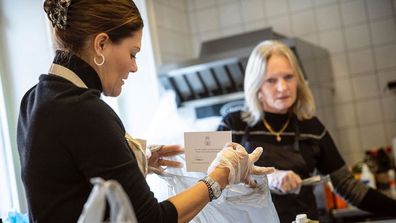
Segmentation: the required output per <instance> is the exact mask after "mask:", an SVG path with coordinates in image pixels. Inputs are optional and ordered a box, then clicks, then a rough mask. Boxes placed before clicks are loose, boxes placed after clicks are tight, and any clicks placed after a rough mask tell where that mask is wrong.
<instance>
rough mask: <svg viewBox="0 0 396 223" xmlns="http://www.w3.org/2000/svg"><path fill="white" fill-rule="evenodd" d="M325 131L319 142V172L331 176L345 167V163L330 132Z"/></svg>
mask: <svg viewBox="0 0 396 223" xmlns="http://www.w3.org/2000/svg"><path fill="white" fill-rule="evenodd" d="M325 131H326V132H324V136H323V137H322V138H321V139H320V140H319V148H320V154H319V159H318V170H319V171H320V172H321V173H322V174H329V173H332V172H334V171H336V170H338V169H340V168H341V167H343V166H344V165H345V161H344V159H343V158H342V157H341V154H340V152H339V151H338V149H337V147H336V145H335V143H334V141H333V139H332V138H331V136H330V134H329V132H327V130H325Z"/></svg>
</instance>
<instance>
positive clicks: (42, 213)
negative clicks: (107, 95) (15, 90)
mask: <svg viewBox="0 0 396 223" xmlns="http://www.w3.org/2000/svg"><path fill="white" fill-rule="evenodd" d="M54 63H56V64H59V65H62V66H65V67H67V68H69V69H70V70H72V71H73V72H74V73H76V74H77V75H78V76H79V77H80V78H81V79H82V80H83V81H84V83H85V84H86V85H87V86H88V89H86V88H79V87H77V86H75V85H74V84H72V83H71V82H69V81H68V80H66V79H63V78H61V77H58V76H55V75H47V74H43V75H41V76H40V78H39V82H38V84H37V85H36V86H34V87H33V88H31V89H30V90H29V91H28V92H27V93H26V94H25V95H24V97H23V99H22V102H21V107H20V114H19V120H18V133H17V141H18V150H19V154H20V161H21V168H22V180H23V183H24V186H25V190H26V196H27V200H28V206H29V218H30V222H65V223H66V222H67V223H69V222H77V219H78V216H79V215H80V214H81V211H82V208H83V205H84V203H85V202H86V201H87V198H88V195H89V193H90V191H91V189H92V185H91V184H90V182H89V180H90V179H91V178H92V177H102V178H103V179H105V180H108V179H114V180H117V181H118V182H119V183H120V184H121V185H122V186H123V188H124V190H125V191H126V193H127V194H128V196H129V198H130V200H131V203H132V205H133V207H134V210H135V213H136V216H137V219H138V221H139V222H177V211H176V209H175V207H174V205H173V204H172V203H170V202H168V201H164V202H161V203H158V201H157V200H156V199H155V198H154V195H153V193H152V192H151V191H150V188H149V186H148V185H147V183H146V181H145V178H144V176H143V175H142V174H141V172H140V170H139V167H138V165H137V161H136V159H135V157H134V155H133V153H132V152H131V150H130V148H129V146H128V143H127V142H126V140H125V138H124V136H125V129H124V126H123V125H122V123H121V120H120V119H119V117H118V116H117V115H116V113H115V112H114V111H113V110H112V109H111V108H110V107H109V106H108V105H107V104H106V103H105V102H103V101H102V100H100V94H101V91H102V85H101V82H100V79H99V77H98V75H97V73H96V72H95V70H94V69H93V68H92V67H90V65H89V64H87V63H86V62H84V61H83V60H81V59H80V58H79V57H77V56H74V55H70V54H67V53H64V52H61V51H58V52H57V54H56V57H55V59H54Z"/></svg>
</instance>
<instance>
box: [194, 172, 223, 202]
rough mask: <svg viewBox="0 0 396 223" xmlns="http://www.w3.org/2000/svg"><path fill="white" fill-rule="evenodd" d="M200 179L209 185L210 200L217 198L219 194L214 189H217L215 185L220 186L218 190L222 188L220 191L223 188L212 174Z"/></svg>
mask: <svg viewBox="0 0 396 223" xmlns="http://www.w3.org/2000/svg"><path fill="white" fill-rule="evenodd" d="M199 181H202V182H204V183H205V184H206V186H207V187H208V192H209V201H212V200H215V199H217V198H218V197H219V196H216V195H215V193H214V190H216V189H214V188H213V187H218V190H220V192H221V188H220V185H219V184H218V183H217V182H216V181H215V180H213V179H212V178H211V177H210V176H206V177H204V178H202V179H200V180H199Z"/></svg>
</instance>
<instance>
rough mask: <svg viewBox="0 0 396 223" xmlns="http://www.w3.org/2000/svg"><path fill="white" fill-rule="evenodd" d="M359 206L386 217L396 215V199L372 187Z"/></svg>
mask: <svg viewBox="0 0 396 223" xmlns="http://www.w3.org/2000/svg"><path fill="white" fill-rule="evenodd" d="M357 207H358V208H360V209H362V210H365V211H369V212H372V213H374V214H377V215H381V216H384V217H385V216H386V217H396V200H394V199H391V198H389V197H387V196H386V195H384V194H382V193H380V192H378V191H376V190H374V189H371V188H370V189H369V191H368V192H367V194H366V196H364V198H363V200H362V202H361V203H360V204H359V205H357Z"/></svg>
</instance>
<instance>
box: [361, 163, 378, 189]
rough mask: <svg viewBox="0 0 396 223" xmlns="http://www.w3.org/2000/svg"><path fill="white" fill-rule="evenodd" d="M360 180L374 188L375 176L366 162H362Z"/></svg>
mask: <svg viewBox="0 0 396 223" xmlns="http://www.w3.org/2000/svg"><path fill="white" fill-rule="evenodd" d="M360 180H361V181H362V182H363V183H364V184H366V185H367V186H369V187H371V188H374V189H375V188H376V185H375V177H374V175H373V173H371V171H370V169H369V167H368V166H367V164H366V163H363V164H362V175H361V176H360Z"/></svg>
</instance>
